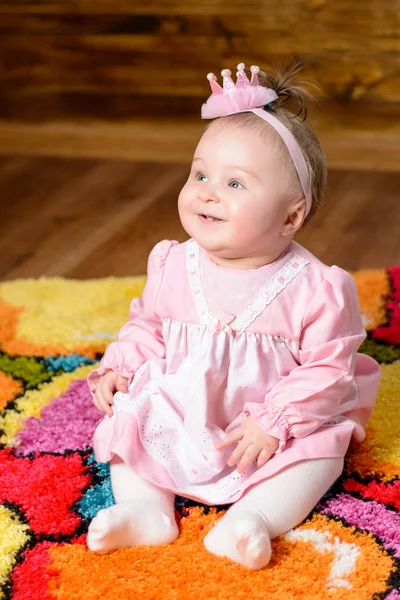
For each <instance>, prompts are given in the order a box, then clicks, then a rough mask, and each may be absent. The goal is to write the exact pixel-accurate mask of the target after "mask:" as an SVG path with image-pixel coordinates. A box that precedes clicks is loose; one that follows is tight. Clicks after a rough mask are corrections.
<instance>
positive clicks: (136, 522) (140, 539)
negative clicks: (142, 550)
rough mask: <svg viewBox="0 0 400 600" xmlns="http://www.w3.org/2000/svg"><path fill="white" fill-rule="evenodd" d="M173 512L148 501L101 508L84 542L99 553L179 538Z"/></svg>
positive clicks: (164, 542)
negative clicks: (167, 511)
mask: <svg viewBox="0 0 400 600" xmlns="http://www.w3.org/2000/svg"><path fill="white" fill-rule="evenodd" d="M178 533H179V531H178V526H177V524H176V521H175V517H174V515H173V514H167V513H166V512H164V511H163V510H162V509H161V508H160V506H159V505H158V504H157V503H155V502H151V501H148V500H135V501H133V502H125V503H123V504H116V505H114V506H111V508H105V509H103V510H101V511H100V512H99V513H98V514H97V516H96V517H95V518H94V519H93V521H92V522H91V524H90V526H89V531H88V536H87V545H88V548H89V549H90V550H93V551H94V552H97V553H98V554H107V553H108V552H111V551H112V550H116V549H117V548H131V547H133V546H142V545H148V546H158V545H162V544H169V543H170V542H173V541H174V539H175V538H177V537H178Z"/></svg>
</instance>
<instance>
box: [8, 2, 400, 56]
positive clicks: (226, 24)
mask: <svg viewBox="0 0 400 600" xmlns="http://www.w3.org/2000/svg"><path fill="white" fill-rule="evenodd" d="M0 15H1V19H0V32H1V33H2V34H3V35H16V34H22V35H27V34H35V35H37V34H58V35H60V34H63V35H64V34H74V35H82V34H96V33H100V34H105V35H109V34H110V35H111V34H130V35H138V34H146V35H148V34H151V35H162V34H165V35H174V36H199V35H203V36H208V37H213V36H221V35H222V36H232V35H235V36H237V37H240V38H242V37H249V36H251V37H253V36H257V37H260V36H261V34H263V33H264V34H265V35H266V36H268V37H269V36H271V35H272V36H274V43H275V39H276V40H279V39H282V38H284V39H285V40H288V39H289V40H290V39H292V40H295V41H297V40H299V39H302V38H306V37H307V35H306V34H308V35H310V36H311V38H312V40H314V41H315V42H320V41H323V42H324V44H323V48H324V49H325V50H326V49H329V47H330V45H334V46H335V48H336V49H339V50H345V49H346V48H354V47H355V44H356V43H357V42H358V43H360V41H361V40H360V38H365V41H366V42H367V43H371V42H377V41H378V40H381V42H383V41H384V40H386V42H387V43H388V44H390V43H391V44H392V47H393V49H395V48H398V43H399V42H398V35H397V34H398V31H399V26H400V23H399V22H400V18H399V17H398V15H397V13H396V11H394V10H393V8H392V9H391V10H381V11H379V12H375V11H372V12H371V11H361V10H359V8H358V7H354V5H349V6H348V7H347V8H344V7H342V8H338V7H337V6H336V3H329V4H327V5H325V6H324V8H323V10H320V11H318V12H317V13H315V12H309V13H304V10H302V9H301V7H300V6H299V5H298V4H297V5H292V4H288V3H286V2H283V3H280V4H275V5H274V6H273V8H272V10H271V11H268V12H265V13H264V14H262V15H260V17H259V18H257V19H255V18H254V15H252V14H251V13H248V12H246V13H245V14H243V15H241V17H240V19H238V18H237V16H236V15H230V14H227V15H225V14H218V15H210V14H204V13H202V14H199V15H186V14H184V13H182V14H177V15H171V14H170V13H168V12H163V13H157V14H114V13H112V14H103V13H99V14H88V13H82V12H81V11H76V12H75V13H73V12H71V13H68V14H59V13H53V12H49V13H41V14H36V13H33V14H32V13H31V12H27V13H23V14H18V13H14V12H12V11H11V12H2V9H1V5H0ZM294 25H296V27H294Z"/></svg>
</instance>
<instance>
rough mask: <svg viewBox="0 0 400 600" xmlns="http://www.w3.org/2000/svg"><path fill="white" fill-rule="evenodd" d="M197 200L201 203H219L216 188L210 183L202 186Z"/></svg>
mask: <svg viewBox="0 0 400 600" xmlns="http://www.w3.org/2000/svg"><path fill="white" fill-rule="evenodd" d="M199 200H201V201H202V202H219V197H218V190H217V188H216V186H214V185H212V184H210V183H205V184H203V185H202V186H201V189H200V191H199Z"/></svg>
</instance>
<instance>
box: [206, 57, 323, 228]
mask: <svg viewBox="0 0 400 600" xmlns="http://www.w3.org/2000/svg"><path fill="white" fill-rule="evenodd" d="M303 66H304V65H303V64H302V63H300V62H299V61H297V60H292V61H291V62H290V63H289V64H288V65H287V66H286V67H283V68H282V67H272V68H271V69H270V70H269V72H268V73H265V72H260V73H259V81H260V84H261V85H264V86H266V87H269V88H272V89H273V90H275V92H276V93H277V95H278V98H277V99H276V100H274V102H273V103H272V105H273V109H272V114H273V115H274V116H275V117H276V118H277V119H279V121H281V123H283V124H284V125H285V126H286V127H287V128H288V129H289V131H291V133H292V134H293V135H294V137H295V138H296V141H297V143H298V144H299V146H300V149H301V151H302V153H303V156H304V159H305V161H306V165H307V170H308V173H309V177H310V184H311V193H312V205H311V210H310V213H309V214H308V216H307V218H306V219H305V221H304V223H306V222H308V221H309V220H310V219H311V217H312V216H313V215H314V214H315V212H316V210H317V209H318V208H319V207H320V206H321V204H322V201H323V197H324V191H325V186H326V179H327V167H326V159H325V155H324V152H323V150H322V148H321V145H320V143H319V141H318V138H317V136H316V135H315V133H314V131H313V130H312V129H311V127H310V126H309V125H308V123H306V122H305V119H306V117H307V102H317V97H316V96H315V95H314V94H313V93H311V92H310V91H309V90H308V89H307V88H306V87H303V85H301V84H302V83H303V82H298V81H297V79H296V75H297V73H298V72H299V71H300V70H301V69H303ZM308 85H311V84H308ZM313 87H315V86H313ZM316 89H318V88H316ZM318 91H320V90H318ZM289 102H290V103H291V104H294V105H296V104H297V107H298V112H297V114H294V113H292V112H290V111H289V110H287V109H286V108H284V105H285V104H286V103H289ZM264 108H265V107H264ZM268 109H269V110H271V109H270V105H269V107H268V108H267V110H268ZM302 115H303V116H302ZM216 121H217V122H221V123H222V122H223V123H230V122H232V123H237V124H238V125H240V126H242V127H246V128H249V127H250V128H251V129H254V130H258V131H260V129H263V128H264V129H263V131H265V128H268V133H269V134H270V135H271V134H272V135H274V141H275V143H276V144H277V146H278V148H279V150H280V151H281V155H282V159H283V165H282V166H283V169H284V172H285V174H286V176H287V178H288V188H287V189H288V196H289V198H296V197H297V198H298V197H302V196H303V191H302V187H301V184H300V179H299V176H298V174H297V171H296V169H295V167H294V164H293V162H292V159H291V157H290V154H289V152H288V150H287V148H286V146H285V144H284V142H283V141H282V139H281V137H280V136H279V134H278V133H277V132H276V131H275V130H274V129H273V128H272V127H271V125H269V124H268V123H267V122H265V121H264V120H262V119H260V118H259V117H257V116H256V115H254V114H253V113H240V114H237V115H230V116H227V117H222V118H218V119H217V120H216ZM213 123H215V121H212V122H211V123H210V124H209V125H208V126H207V129H208V127H210V126H212V124H213ZM272 132H273V133H272Z"/></svg>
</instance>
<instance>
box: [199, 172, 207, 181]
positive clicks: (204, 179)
mask: <svg viewBox="0 0 400 600" xmlns="http://www.w3.org/2000/svg"><path fill="white" fill-rule="evenodd" d="M196 179H197V181H206V180H207V177H206V176H205V175H203V173H198V174H197V175H196Z"/></svg>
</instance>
